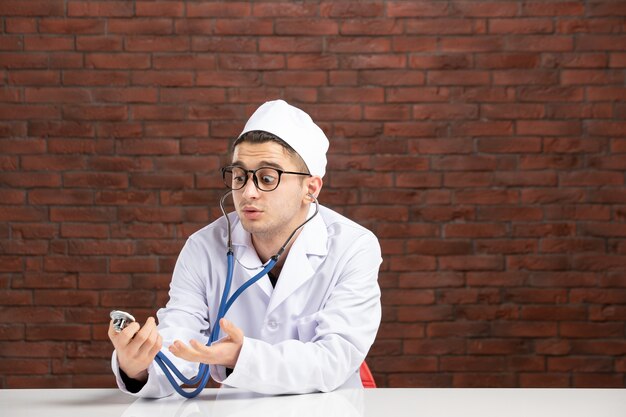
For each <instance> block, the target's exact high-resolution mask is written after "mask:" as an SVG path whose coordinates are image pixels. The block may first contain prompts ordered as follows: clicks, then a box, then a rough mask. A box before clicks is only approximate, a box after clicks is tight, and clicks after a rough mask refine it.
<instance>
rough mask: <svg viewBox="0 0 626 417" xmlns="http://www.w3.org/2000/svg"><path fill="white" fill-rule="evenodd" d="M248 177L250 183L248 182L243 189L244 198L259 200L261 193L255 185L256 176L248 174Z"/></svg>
mask: <svg viewBox="0 0 626 417" xmlns="http://www.w3.org/2000/svg"><path fill="white" fill-rule="evenodd" d="M246 175H248V181H246V185H244V186H243V189H242V191H243V192H242V196H243V198H246V199H256V198H259V193H260V191H259V190H258V189H257V188H256V185H255V184H254V174H252V173H251V172H247V173H246Z"/></svg>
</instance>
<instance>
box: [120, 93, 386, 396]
mask: <svg viewBox="0 0 626 417" xmlns="http://www.w3.org/2000/svg"><path fill="white" fill-rule="evenodd" d="M327 149H328V139H327V138H326V136H325V135H324V133H323V131H322V130H321V129H320V128H319V127H318V126H317V125H316V124H315V123H314V122H313V121H312V120H311V118H310V117H309V115H308V114H306V113H305V112H303V111H302V110H300V109H298V108H296V107H293V106H291V105H289V104H287V103H286V102H284V101H282V100H276V101H271V102H267V103H265V104H263V105H262V106H261V107H259V108H258V109H257V111H256V112H255V113H254V114H253V115H252V116H251V117H250V119H249V120H248V122H247V123H246V126H245V127H244V130H243V132H242V133H241V135H240V136H239V138H238V139H237V140H236V141H235V143H234V145H233V155H232V163H231V165H230V166H228V167H226V168H224V169H223V176H224V181H225V184H226V186H227V187H229V188H230V189H231V190H233V191H232V198H233V201H234V206H235V210H236V211H235V212H234V213H230V214H229V218H230V219H231V222H232V243H233V250H234V256H235V259H236V261H235V262H234V265H235V267H234V276H233V283H232V288H231V294H232V293H233V292H234V291H236V290H237V288H239V287H240V286H241V285H242V284H243V283H244V282H245V281H247V280H248V279H249V278H250V277H252V276H254V275H255V274H256V273H257V272H258V271H260V270H261V266H262V265H263V264H265V263H266V262H267V261H268V260H269V259H270V258H271V257H272V256H274V255H275V254H276V253H277V252H279V250H280V248H281V245H283V244H284V243H285V241H286V240H287V239H288V237H289V236H290V235H291V234H292V233H293V231H294V230H296V229H298V226H300V225H301V224H302V223H304V222H305V221H306V220H307V219H308V218H311V216H313V217H312V218H311V220H310V221H309V222H308V223H307V224H306V225H305V226H304V227H302V228H301V229H298V231H297V232H296V234H295V235H294V237H293V239H291V241H290V242H289V244H288V245H287V246H286V248H285V251H284V252H283V253H282V255H281V256H280V258H279V261H278V263H277V264H276V265H275V266H274V268H273V269H272V271H270V273H269V274H268V276H267V277H264V278H263V279H261V280H259V281H258V282H257V283H256V284H254V285H252V286H251V287H249V288H248V289H247V290H246V291H245V292H244V293H243V294H242V295H241V296H240V297H239V298H238V299H237V301H236V302H235V303H234V304H233V305H232V307H231V309H230V310H229V311H228V313H227V314H226V316H225V318H224V319H223V320H222V321H221V322H220V327H221V330H222V333H221V336H220V337H221V339H220V340H219V341H218V342H216V343H214V344H213V345H211V346H210V347H207V346H205V343H206V342H207V340H208V335H209V334H210V331H211V330H212V328H213V326H214V323H215V321H216V317H217V314H218V313H217V310H218V307H219V303H220V299H221V296H222V291H223V288H224V281H225V276H226V270H227V261H226V251H227V249H226V241H227V238H228V234H227V233H228V225H227V222H226V219H225V218H224V217H222V218H220V219H218V220H216V221H215V222H213V223H211V224H210V225H208V226H206V227H204V228H203V229H201V230H199V231H198V232H196V233H194V234H193V235H192V236H191V237H190V238H189V239H188V240H187V242H186V244H185V246H184V247H183V249H182V251H181V253H180V256H179V258H178V261H177V262H176V266H175V268H174V273H173V276H172V282H171V284H170V293H169V295H170V300H169V301H168V303H167V306H166V307H165V308H162V309H160V310H159V312H158V313H157V316H158V319H159V325H158V326H157V325H156V324H155V320H154V319H153V318H149V319H148V320H147V321H146V323H145V324H144V326H143V327H141V328H140V325H139V324H138V323H133V324H131V325H130V326H128V327H127V328H126V329H124V330H123V331H121V332H120V333H116V332H115V331H114V329H113V327H112V325H111V326H110V327H109V337H110V339H111V341H112V343H113V345H114V347H115V351H114V352H113V357H112V368H113V372H114V373H115V375H116V377H117V382H118V385H119V386H120V388H121V389H122V390H124V391H126V392H129V393H133V394H135V395H138V396H142V397H163V396H166V395H170V394H171V393H173V392H174V389H173V388H172V386H171V385H170V384H169V383H168V381H167V380H166V378H165V375H164V374H163V372H162V370H161V369H160V368H159V367H158V366H155V364H154V363H153V359H154V357H155V355H156V354H157V353H158V352H159V350H160V349H161V347H162V344H165V345H166V346H168V351H166V350H164V353H165V354H166V355H167V356H168V357H169V358H170V359H172V361H173V362H174V363H175V364H176V366H177V367H178V368H179V369H180V370H181V372H182V373H183V374H184V375H185V376H186V377H188V378H189V377H192V376H194V375H195V374H196V372H197V369H198V363H199V362H200V363H206V364H209V365H210V370H211V376H212V378H213V379H214V380H216V381H217V382H219V383H222V384H224V385H226V386H231V387H237V388H243V389H248V390H251V391H256V392H260V393H267V394H285V393H307V392H315V391H331V390H334V389H336V388H339V387H341V386H344V387H358V386H362V385H361V383H360V379H359V366H360V365H361V363H362V362H363V360H364V358H365V356H366V355H367V352H368V350H369V348H370V347H371V345H372V343H373V342H374V338H375V336H376V332H377V330H378V326H379V324H380V318H381V308H380V289H379V287H378V283H377V277H378V269H379V267H380V263H381V253H380V246H379V244H378V240H377V239H376V237H375V236H374V235H373V234H372V233H371V232H369V231H368V230H366V229H364V228H363V227H361V226H359V225H358V224H356V223H354V222H352V221H350V220H348V219H346V218H345V217H343V216H341V215H339V214H338V213H336V212H334V211H332V210H330V209H328V208H326V207H323V206H321V205H320V207H319V213H318V214H317V215H315V216H314V213H315V209H316V204H315V201H316V199H317V197H318V196H319V193H320V191H321V189H322V184H323V181H322V178H323V176H324V174H325V170H326V150H327ZM312 202H313V204H312Z"/></svg>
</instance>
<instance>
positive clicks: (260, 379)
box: [223, 233, 382, 394]
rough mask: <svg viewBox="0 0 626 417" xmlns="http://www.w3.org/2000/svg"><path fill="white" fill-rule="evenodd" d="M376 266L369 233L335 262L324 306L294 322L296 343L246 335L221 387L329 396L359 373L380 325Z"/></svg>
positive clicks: (378, 258)
mask: <svg viewBox="0 0 626 417" xmlns="http://www.w3.org/2000/svg"><path fill="white" fill-rule="evenodd" d="M381 262H382V259H381V251H380V246H379V244H378V240H377V239H376V237H375V236H374V235H373V234H371V233H369V234H365V235H363V236H361V237H360V238H359V239H357V240H356V241H355V242H353V243H352V244H351V246H350V249H349V250H348V251H346V253H345V254H344V256H343V257H342V259H340V260H339V261H338V264H340V265H341V268H340V271H339V278H338V280H337V281H336V284H335V286H334V287H333V288H332V289H331V291H330V295H329V297H328V298H327V301H326V302H325V304H324V306H323V308H322V309H321V310H320V311H319V312H318V313H316V314H314V315H313V316H312V317H311V318H310V321H309V322H304V323H298V333H299V335H300V336H301V337H300V339H301V340H285V341H283V342H280V343H277V344H274V345H272V344H269V343H267V342H264V341H261V340H257V339H252V338H248V337H245V338H244V342H243V346H242V349H241V352H240V355H239V358H238V360H237V364H236V366H235V369H234V372H233V373H232V374H231V375H230V376H229V377H228V378H226V379H225V380H224V381H223V383H224V384H227V385H229V386H232V387H236V388H243V389H248V390H252V391H255V392H259V393H264V394H296V393H308V392H316V391H322V392H328V391H332V390H334V389H336V388H338V387H340V386H341V385H343V384H344V383H345V382H346V381H347V380H348V378H349V377H350V376H351V375H354V373H355V372H357V371H358V368H359V367H360V365H361V363H362V362H363V360H364V359H365V356H366V355H367V352H368V351H369V349H370V347H371V345H372V344H373V342H374V339H375V337H376V333H377V331H378V327H379V325H380V320H381V305H380V288H379V286H378V269H379V267H380V264H381ZM302 336H304V337H302ZM302 340H308V341H306V342H305V341H302Z"/></svg>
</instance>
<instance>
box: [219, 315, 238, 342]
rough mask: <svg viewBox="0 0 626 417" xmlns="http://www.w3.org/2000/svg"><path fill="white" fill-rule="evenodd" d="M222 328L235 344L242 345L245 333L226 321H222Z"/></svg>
mask: <svg viewBox="0 0 626 417" xmlns="http://www.w3.org/2000/svg"><path fill="white" fill-rule="evenodd" d="M220 327H221V328H222V330H224V333H226V334H227V335H228V336H229V337H230V339H231V341H232V342H233V343H237V344H240V343H242V342H243V331H242V330H241V329H240V328H239V327H237V326H235V325H234V324H233V323H231V322H230V321H228V320H226V319H224V318H223V319H222V320H220Z"/></svg>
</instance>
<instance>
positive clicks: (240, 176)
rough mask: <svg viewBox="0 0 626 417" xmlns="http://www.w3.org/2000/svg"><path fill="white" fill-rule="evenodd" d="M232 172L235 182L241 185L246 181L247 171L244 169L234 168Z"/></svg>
mask: <svg viewBox="0 0 626 417" xmlns="http://www.w3.org/2000/svg"><path fill="white" fill-rule="evenodd" d="M230 174H231V175H232V177H233V184H236V185H241V184H243V183H244V182H246V177H247V175H246V172H245V171H244V170H242V169H233V170H232V171H231V172H230Z"/></svg>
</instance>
